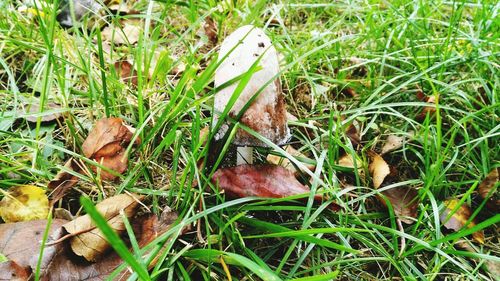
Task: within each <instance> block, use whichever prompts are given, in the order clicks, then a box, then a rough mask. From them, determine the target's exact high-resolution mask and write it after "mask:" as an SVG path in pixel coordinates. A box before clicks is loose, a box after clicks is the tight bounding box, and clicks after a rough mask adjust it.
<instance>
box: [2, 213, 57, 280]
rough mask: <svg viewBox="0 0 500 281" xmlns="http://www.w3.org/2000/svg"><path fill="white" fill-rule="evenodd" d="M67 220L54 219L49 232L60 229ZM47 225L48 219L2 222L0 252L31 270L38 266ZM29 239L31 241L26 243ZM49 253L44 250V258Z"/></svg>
mask: <svg viewBox="0 0 500 281" xmlns="http://www.w3.org/2000/svg"><path fill="white" fill-rule="evenodd" d="M65 222H66V221H65V220H58V219H54V220H52V224H51V225H50V229H49V233H52V232H53V231H54V230H57V229H60V228H61V226H62V225H63V224H64V223H65ZM46 227H47V220H34V221H27V222H17V223H4V224H0V252H1V253H2V254H4V255H5V256H6V257H7V258H8V259H9V260H11V261H14V262H15V263H17V264H18V265H19V266H20V267H22V268H24V269H26V270H28V271H31V269H33V268H36V264H37V260H38V255H39V254H40V244H41V241H42V239H43V234H44V232H45V228H46ZM27 241H29V242H30V243H26V242H27ZM59 245H62V244H59ZM59 245H58V246H59ZM48 253H49V252H48V251H44V257H43V258H45V256H46V255H47V254H48Z"/></svg>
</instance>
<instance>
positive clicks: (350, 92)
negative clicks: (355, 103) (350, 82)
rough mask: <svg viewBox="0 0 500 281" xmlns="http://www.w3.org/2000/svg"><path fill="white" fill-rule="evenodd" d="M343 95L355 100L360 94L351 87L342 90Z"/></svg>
mask: <svg viewBox="0 0 500 281" xmlns="http://www.w3.org/2000/svg"><path fill="white" fill-rule="evenodd" d="M342 94H344V95H346V96H348V97H351V98H355V97H357V96H358V93H356V90H354V89H353V88H351V87H345V88H343V89H342Z"/></svg>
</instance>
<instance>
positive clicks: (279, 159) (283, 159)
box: [267, 145, 316, 175]
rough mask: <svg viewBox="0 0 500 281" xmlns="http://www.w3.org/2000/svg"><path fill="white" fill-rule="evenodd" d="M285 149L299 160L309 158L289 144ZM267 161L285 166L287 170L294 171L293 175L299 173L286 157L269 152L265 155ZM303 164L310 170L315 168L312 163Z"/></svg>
mask: <svg viewBox="0 0 500 281" xmlns="http://www.w3.org/2000/svg"><path fill="white" fill-rule="evenodd" d="M285 151H286V152H288V154H290V155H292V156H293V157H295V158H296V159H297V160H298V161H300V162H303V161H301V159H309V158H308V157H307V156H305V155H304V154H302V153H301V152H300V151H298V150H296V149H295V148H293V146H291V145H287V146H286V147H285ZM309 160H311V159H309ZM311 161H312V160H311ZM267 162H269V163H270V164H274V165H280V166H282V167H285V168H286V169H287V170H289V171H290V172H292V173H294V174H295V175H296V174H298V173H299V171H298V170H297V169H296V168H295V166H294V165H293V164H292V162H291V161H290V160H289V159H288V158H286V157H281V156H278V155H273V154H269V155H268V156H267ZM305 166H306V168H307V169H308V170H310V171H314V169H315V168H316V166H315V165H313V164H305Z"/></svg>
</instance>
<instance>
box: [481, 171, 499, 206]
mask: <svg viewBox="0 0 500 281" xmlns="http://www.w3.org/2000/svg"><path fill="white" fill-rule="evenodd" d="M499 170H500V168H495V169H493V170H491V172H490V173H489V174H488V175H487V176H486V178H484V180H483V181H482V182H481V183H480V184H479V186H478V187H477V191H478V193H479V195H480V196H481V197H482V198H483V199H487V200H488V207H490V208H491V209H495V210H496V209H498V206H500V200H498V193H497V187H498V183H499V182H500V175H499Z"/></svg>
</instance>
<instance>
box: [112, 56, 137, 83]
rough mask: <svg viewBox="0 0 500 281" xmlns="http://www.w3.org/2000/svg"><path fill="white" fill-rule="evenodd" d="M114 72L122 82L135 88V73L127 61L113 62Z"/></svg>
mask: <svg viewBox="0 0 500 281" xmlns="http://www.w3.org/2000/svg"><path fill="white" fill-rule="evenodd" d="M115 70H116V73H117V74H118V76H119V77H120V78H121V80H122V81H123V82H125V83H130V84H132V85H133V86H135V87H137V71H136V70H135V69H134V66H133V65H132V64H131V63H130V62H129V61H127V60H119V61H117V62H115Z"/></svg>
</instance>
